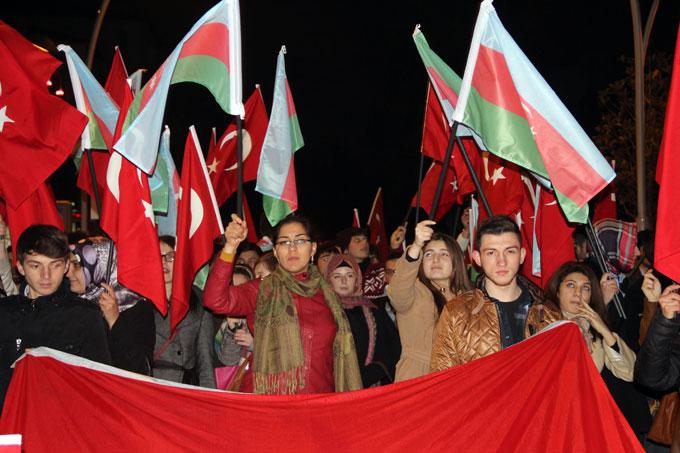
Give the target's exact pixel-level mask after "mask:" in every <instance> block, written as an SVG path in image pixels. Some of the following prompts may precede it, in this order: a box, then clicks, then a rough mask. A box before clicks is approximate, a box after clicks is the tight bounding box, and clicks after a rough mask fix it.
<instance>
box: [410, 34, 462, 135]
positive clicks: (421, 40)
mask: <svg viewBox="0 0 680 453" xmlns="http://www.w3.org/2000/svg"><path fill="white" fill-rule="evenodd" d="M413 42H415V43H416V49H418V54H420V58H421V59H422V60H423V64H424V65H425V70H426V71H427V75H428V77H429V78H430V82H432V88H434V92H435V93H436V94H437V98H438V99H439V102H440V103H441V105H442V108H443V109H444V114H445V115H446V119H447V120H448V121H449V126H450V125H451V120H452V118H453V112H454V111H455V109H456V104H457V103H458V93H459V92H460V85H461V83H462V82H463V81H462V79H461V78H460V77H459V76H458V74H456V72H455V71H454V70H453V69H451V67H450V66H449V65H447V64H446V63H444V60H442V59H441V58H439V55H437V54H436V53H434V51H433V50H432V49H430V45H429V44H428V43H427V40H426V39H425V35H424V34H423V32H421V31H420V25H416V29H415V30H414V31H413Z"/></svg>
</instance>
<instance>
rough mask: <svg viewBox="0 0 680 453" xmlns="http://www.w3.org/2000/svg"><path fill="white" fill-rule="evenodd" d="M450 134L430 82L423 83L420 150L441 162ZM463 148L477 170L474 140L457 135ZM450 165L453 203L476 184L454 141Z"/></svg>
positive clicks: (478, 158) (478, 162)
mask: <svg viewBox="0 0 680 453" xmlns="http://www.w3.org/2000/svg"><path fill="white" fill-rule="evenodd" d="M450 137H451V128H450V127H449V123H448V121H447V120H446V115H445V114H444V110H443V109H442V106H441V104H440V103H439V99H438V98H437V95H436V94H435V93H434V91H433V90H432V84H428V87H427V102H426V104H425V121H424V122H423V139H422V142H421V145H420V152H422V153H423V154H425V155H426V156H428V157H431V158H432V159H434V160H436V161H438V162H442V161H443V160H444V158H445V157H446V148H447V146H448V144H449V138H450ZM461 140H462V142H463V145H464V146H465V149H466V150H467V153H468V157H470V162H471V163H472V167H473V168H474V170H475V172H476V173H477V174H479V173H480V171H481V156H480V151H479V148H478V147H477V144H476V143H475V141H474V140H473V139H472V138H471V137H461ZM451 167H452V168H453V171H454V175H455V179H456V185H457V187H458V191H457V194H456V203H458V204H461V203H462V202H463V199H464V198H465V196H466V195H468V194H470V193H473V192H476V191H477V187H475V183H474V181H473V180H472V177H471V176H470V171H469V170H468V168H467V165H466V164H465V161H464V159H463V155H462V151H461V149H460V147H459V146H458V143H455V144H454V145H453V150H452V151H451Z"/></svg>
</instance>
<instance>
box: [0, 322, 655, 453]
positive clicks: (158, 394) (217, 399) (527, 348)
mask: <svg viewBox="0 0 680 453" xmlns="http://www.w3.org/2000/svg"><path fill="white" fill-rule="evenodd" d="M0 433H20V434H23V440H24V449H25V451H26V452H29V453H30V452H37V451H52V452H55V451H145V452H149V451H159V452H160V451H162V452H174V451H243V452H248V451H253V452H262V451H277V452H282V451H283V452H287V451H295V452H317V451H322V452H324V453H330V452H336V451H337V452H340V451H342V452H348V451H399V452H405V451H428V452H439V451H447V452H449V451H485V452H487V451H522V452H533V451H551V452H562V451H627V452H634V451H640V452H642V451H643V450H642V447H641V446H640V444H639V443H638V441H637V439H636V437H635V435H634V433H633V432H632V430H631V429H630V428H629V426H628V425H627V423H626V421H625V419H624V417H623V415H621V413H620V411H619V410H618V408H617V407H616V404H615V403H614V401H613V400H612V398H611V396H610V395H609V393H608V391H607V388H606V386H605V384H604V383H603V381H602V379H601V378H600V375H599V373H598V372H597V370H596V368H595V366H594V365H593V362H592V359H591V358H590V355H589V353H588V350H587V348H586V346H585V343H584V342H583V340H582V338H581V334H580V331H579V329H578V328H577V327H576V325H575V324H572V323H565V324H564V325H560V326H557V327H555V328H553V329H551V330H548V331H546V332H544V333H541V334H539V335H537V336H535V337H533V338H531V339H529V340H526V341H524V342H522V343H519V344H517V345H515V346H513V347H511V348H508V349H506V350H504V351H501V352H499V353H497V354H494V355H492V356H489V357H485V358H483V359H480V360H477V361H474V362H471V363H469V364H467V365H463V366H460V367H456V368H453V369H450V370H446V371H442V372H439V373H436V374H430V375H427V376H423V377H420V378H417V379H413V380H409V381H404V382H400V383H397V384H393V385H388V386H385V387H378V388H372V389H368V390H362V391H357V392H351V393H338V394H324V395H296V396H261V395H247V394H238V393H227V392H222V391H211V390H201V389H197V388H195V387H190V386H182V385H179V384H174V385H170V384H168V383H163V381H154V380H152V379H150V378H146V377H143V376H139V375H135V374H132V373H128V372H124V371H121V370H117V369H115V368H112V367H108V366H105V365H99V364H95V363H93V362H89V361H87V360H84V359H80V358H77V357H74V356H69V355H67V354H64V353H60V352H55V351H52V350H48V349H43V348H39V349H36V350H34V351H32V352H31V353H30V355H28V356H26V357H25V358H24V359H22V360H20V361H19V362H18V363H17V367H16V370H15V374H14V377H13V379H12V383H11V385H10V389H9V393H8V395H7V399H6V404H5V409H4V412H3V416H2V420H0Z"/></svg>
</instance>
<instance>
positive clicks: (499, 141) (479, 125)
mask: <svg viewBox="0 0 680 453" xmlns="http://www.w3.org/2000/svg"><path fill="white" fill-rule="evenodd" d="M463 123H464V124H465V125H466V126H469V127H470V128H472V129H474V130H475V132H477V133H478V134H479V135H480V137H482V139H483V141H484V146H485V147H486V149H488V150H489V151H490V152H492V153H494V154H495V155H497V156H498V157H500V158H502V159H505V160H507V161H510V162H512V163H514V164H517V165H519V166H520V167H523V168H526V169H527V170H529V171H531V172H533V173H536V174H537V175H539V176H542V177H544V178H546V179H550V177H549V175H548V172H547V170H546V168H545V165H544V164H543V159H542V157H541V153H540V152H539V150H538V147H537V146H536V142H535V140H534V136H533V133H532V131H531V126H530V125H529V122H528V121H527V120H526V119H525V118H523V117H521V116H519V115H516V114H514V113H512V112H511V111H509V110H506V109H504V108H502V107H500V106H498V105H496V104H493V103H491V102H489V101H487V100H486V99H484V98H482V96H481V95H480V94H479V92H478V91H477V90H476V89H475V88H474V87H470V98H469V100H468V103H467V107H466V109H465V115H464V117H463ZM555 194H556V195H557V199H558V200H559V202H560V206H561V207H562V210H563V211H564V214H565V216H566V217H567V219H568V220H569V221H570V222H579V223H585V222H586V221H587V217H588V205H587V204H586V205H585V206H583V207H582V208H580V207H579V206H578V205H576V203H574V202H573V201H572V200H571V199H570V198H568V197H567V196H566V195H564V194H562V193H561V192H560V191H558V190H556V189H555Z"/></svg>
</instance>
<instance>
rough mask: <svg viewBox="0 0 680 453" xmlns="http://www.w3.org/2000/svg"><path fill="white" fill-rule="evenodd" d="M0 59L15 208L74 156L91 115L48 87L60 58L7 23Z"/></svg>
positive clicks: (0, 110)
mask: <svg viewBox="0 0 680 453" xmlns="http://www.w3.org/2000/svg"><path fill="white" fill-rule="evenodd" d="M0 61H1V62H2V64H0V162H2V165H0V192H2V196H3V197H4V199H5V201H6V202H7V204H8V205H9V206H10V207H12V208H13V209H15V210H16V209H18V208H19V205H20V204H21V203H22V202H23V201H24V200H26V199H27V198H28V197H30V196H31V195H32V194H33V193H34V192H35V191H36V190H37V189H38V187H39V186H40V185H41V184H42V183H43V182H44V181H45V180H46V179H47V178H48V177H49V176H50V175H51V174H52V173H54V171H55V170H56V169H57V168H58V167H59V166H60V165H61V164H62V163H63V162H64V161H65V160H66V158H67V157H68V156H69V155H70V154H71V151H72V150H73V148H74V146H75V144H76V142H77V141H78V139H79V138H80V134H81V133H82V132H83V129H84V128H85V125H86V124H87V117H86V116H85V115H83V114H82V113H80V112H79V111H78V110H76V109H75V108H73V107H71V106H70V105H69V104H67V103H66V102H64V101H62V100H61V99H59V98H58V97H56V96H52V95H51V94H50V93H49V92H48V91H47V81H48V80H49V78H50V75H51V74H52V73H53V72H54V70H55V69H56V68H57V67H58V66H59V65H60V64H61V63H60V62H59V60H57V59H55V58H53V57H52V56H51V55H49V54H48V53H46V52H43V51H41V50H38V48H37V47H35V46H33V44H31V43H30V42H29V41H27V40H26V39H25V38H24V37H23V36H21V35H20V34H19V33H18V32H17V31H16V30H14V29H13V28H11V27H10V26H9V25H7V24H5V23H4V22H2V21H0ZM15 235H16V234H15Z"/></svg>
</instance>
